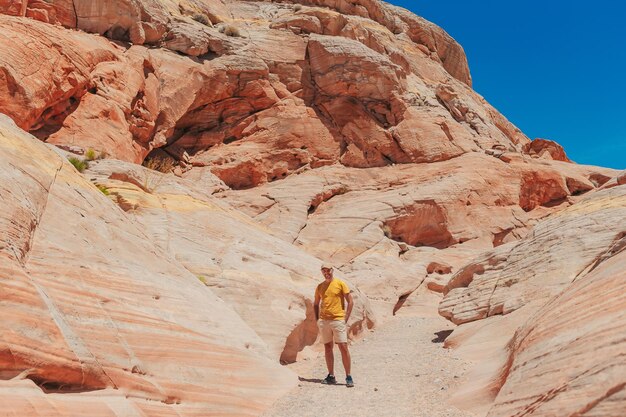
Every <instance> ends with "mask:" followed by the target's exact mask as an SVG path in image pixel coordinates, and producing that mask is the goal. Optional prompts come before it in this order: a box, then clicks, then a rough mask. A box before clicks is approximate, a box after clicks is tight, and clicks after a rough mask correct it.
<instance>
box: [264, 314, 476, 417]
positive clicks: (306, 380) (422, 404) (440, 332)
mask: <svg viewBox="0 0 626 417" xmlns="http://www.w3.org/2000/svg"><path fill="white" fill-rule="evenodd" d="M400 313H401V314H400V315H398V316H395V317H392V318H390V319H388V321H386V322H385V323H384V324H383V325H382V326H381V327H380V328H378V329H376V330H375V331H374V332H371V333H368V334H367V335H366V336H365V338H363V339H361V340H359V341H358V342H356V343H354V344H353V345H352V346H351V347H350V351H351V353H352V375H353V378H354V383H355V387H354V388H346V386H345V385H344V383H343V382H344V378H345V375H344V371H343V366H342V365H341V356H340V354H339V352H338V350H337V348H335V375H336V376H337V381H338V382H339V383H340V384H341V385H337V386H326V385H322V384H320V382H319V381H320V379H321V378H324V377H325V376H326V373H327V371H326V365H325V362H324V357H323V355H321V357H319V358H315V359H311V360H308V361H307V360H305V361H302V362H301V363H296V364H293V365H291V366H290V367H291V369H292V370H293V371H294V372H296V373H297V374H298V375H299V376H300V383H299V385H298V387H296V388H295V389H294V390H292V391H291V392H290V393H289V394H287V395H286V396H285V397H283V398H281V399H280V400H278V401H277V402H276V403H275V404H274V406H273V407H272V408H271V409H270V410H268V411H267V412H266V413H265V414H263V416H264V417H279V416H284V417H293V416H300V417H306V416H334V415H353V416H360V417H362V416H372V417H374V416H375V417H385V416H390V417H399V416H418V417H420V416H421V417H444V416H445V417H469V416H471V415H472V414H470V413H468V412H464V411H461V410H458V409H457V408H455V407H453V406H451V405H449V404H448V403H447V399H448V397H449V391H450V389H451V388H452V387H454V386H456V385H457V384H458V382H459V380H460V377H461V376H462V375H463V374H464V373H465V372H466V370H468V369H469V367H470V363H468V362H465V361H463V360H461V359H458V358H456V357H455V356H454V353H453V352H451V351H448V350H446V349H444V348H443V347H442V346H443V345H442V342H443V339H445V337H446V336H447V335H448V334H449V331H450V330H451V329H452V328H453V325H452V324H451V323H449V322H448V321H447V320H445V319H443V318H441V317H439V316H436V315H434V314H423V313H421V312H420V311H417V310H416V311H413V312H411V311H410V309H409V310H408V311H403V310H400Z"/></svg>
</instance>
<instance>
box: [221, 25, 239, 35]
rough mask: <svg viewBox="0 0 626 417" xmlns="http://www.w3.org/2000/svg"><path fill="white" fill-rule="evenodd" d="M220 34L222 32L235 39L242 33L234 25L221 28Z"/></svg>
mask: <svg viewBox="0 0 626 417" xmlns="http://www.w3.org/2000/svg"><path fill="white" fill-rule="evenodd" d="M220 32H222V33H223V34H224V35H226V36H232V37H235V38H237V37H240V36H241V33H240V32H239V29H237V28H236V27H235V26H233V25H225V26H222V27H220Z"/></svg>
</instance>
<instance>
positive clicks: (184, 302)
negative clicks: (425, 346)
mask: <svg viewBox="0 0 626 417" xmlns="http://www.w3.org/2000/svg"><path fill="white" fill-rule="evenodd" d="M299 3H301V4H297V5H295V4H291V3H287V2H283V3H278V2H264V1H238V2H221V1H213V0H193V1H187V0H182V1H169V0H168V1H157V0H142V1H134V0H133V1H128V0H116V1H112V2H105V1H82V0H80V1H79V0H74V1H69V0H50V1H40V0H33V1H11V0H0V13H2V14H1V15H0V50H1V51H2V52H0V112H2V113H4V114H7V115H8V116H9V117H10V118H11V119H13V120H14V121H15V123H16V124H17V125H18V126H19V127H20V128H21V129H23V130H26V131H29V132H31V133H33V134H34V135H36V136H37V138H39V139H40V140H42V141H45V142H47V143H48V144H50V145H56V146H57V147H58V148H61V149H65V150H69V151H71V152H72V153H74V154H77V155H82V156H83V157H85V156H87V155H89V154H92V155H93V154H94V152H92V150H94V151H95V154H97V155H100V156H105V157H107V156H108V157H109V158H111V159H115V160H104V161H98V162H92V163H91V167H90V169H88V170H87V171H86V172H85V174H84V176H80V175H79V174H78V173H76V172H75V171H74V170H73V168H72V167H71V166H70V165H68V164H67V162H65V161H64V158H63V157H60V156H58V155H57V154H56V153H53V152H52V151H50V149H46V147H45V145H42V144H41V143H37V142H36V141H35V140H34V139H33V138H32V137H30V136H28V135H26V134H24V133H23V132H21V131H20V130H19V129H17V128H15V127H13V126H10V124H8V122H6V121H1V122H0V138H1V139H2V142H1V143H0V147H2V152H1V153H0V159H2V161H3V162H4V163H3V164H2V167H3V168H2V169H3V170H2V169H0V178H2V181H0V191H2V193H0V201H2V205H3V210H2V211H1V212H2V213H3V214H1V215H0V229H3V232H2V234H0V257H2V258H3V262H0V280H2V282H3V284H2V286H3V287H4V288H3V289H7V293H8V294H9V296H8V298H7V302H6V303H4V304H3V305H2V306H0V309H3V311H2V313H3V320H2V323H1V324H0V327H2V333H1V334H2V345H0V397H2V398H3V401H4V404H5V405H6V407H7V409H9V410H11V411H15V412H16V413H19V414H20V415H45V416H46V417H48V416H50V415H51V414H50V411H49V410H51V409H54V410H61V411H59V412H58V414H59V415H64V414H68V413H69V414H71V415H77V416H81V415H85V416H90V417H92V416H94V415H102V416H109V415H110V416H118V415H122V414H123V413H125V412H127V410H132V413H134V414H138V415H139V414H142V415H168V413H176V414H177V415H180V416H192V415H206V414H207V412H210V413H216V414H220V415H258V414H259V413H260V411H261V410H262V409H263V408H264V407H265V406H267V405H268V404H269V403H270V402H271V401H272V400H273V399H274V398H276V397H277V396H279V395H280V394H281V393H282V392H284V391H285V390H286V389H288V388H289V387H290V386H292V385H293V383H294V375H293V374H291V373H290V372H288V371H286V370H285V369H282V368H280V367H279V366H278V363H279V362H282V363H289V362H293V361H295V360H298V358H299V357H301V355H302V354H303V353H305V354H306V353H307V350H308V348H309V347H310V346H313V345H314V344H315V342H316V337H317V328H316V326H315V322H314V317H313V312H312V305H311V302H312V296H313V289H314V287H315V284H316V283H317V282H318V280H319V279H320V277H319V271H318V268H319V265H320V262H321V261H322V260H323V261H326V262H332V263H333V264H334V265H335V266H336V268H337V271H338V274H339V275H340V276H341V277H343V278H345V279H347V280H348V282H349V283H350V286H351V287H352V288H353V289H354V293H355V298H356V300H357V307H356V308H355V310H354V313H353V316H352V319H351V321H350V333H351V335H352V336H353V337H357V336H358V335H359V333H360V332H362V331H363V330H364V329H366V328H371V327H372V326H374V325H375V324H377V323H379V322H380V321H382V320H384V319H385V318H386V316H388V315H391V314H395V313H396V312H397V311H398V309H400V308H402V307H403V306H404V305H406V304H408V305H410V304H411V295H412V294H413V293H415V292H416V290H417V289H419V288H422V287H426V288H428V289H430V290H431V291H434V292H438V293H443V294H445V296H444V299H443V301H442V303H441V307H440V312H441V314H443V315H444V316H446V317H448V318H449V319H450V320H452V321H454V322H455V323H457V324H460V325H461V326H460V328H459V331H458V333H457V332H455V335H453V336H452V337H451V339H450V340H451V342H450V345H454V344H457V345H461V348H463V344H464V343H468V344H469V345H472V346H476V345H479V346H482V347H485V346H486V345H489V349H488V352H489V354H490V355H492V354H493V355H492V358H496V359H497V360H493V361H492V362H491V363H490V366H489V367H484V368H482V370H483V371H485V370H488V372H486V371H485V372H482V374H481V375H480V380H476V383H475V385H474V387H473V390H470V391H469V394H468V393H467V392H466V398H467V397H468V396H471V397H472V398H473V399H474V400H476V401H478V402H480V401H482V402H486V403H488V406H485V404H482V406H481V407H482V409H481V410H482V411H484V412H487V410H488V409H489V408H491V415H492V416H500V415H502V416H505V415H510V414H514V413H524V412H529V410H535V412H537V413H543V414H539V415H560V414H564V415H565V414H567V415H569V414H575V413H577V412H578V413H579V414H581V415H588V416H598V417H600V416H614V415H617V414H616V413H615V410H619V407H620V406H623V404H624V399H623V395H622V392H623V389H622V390H621V391H620V387H622V388H623V380H620V379H619V378H620V375H622V374H623V371H622V370H621V369H620V368H619V366H614V364H615V363H618V362H619V359H620V358H621V357H622V356H623V355H624V351H623V347H624V344H623V342H622V341H621V340H619V339H616V338H614V337H613V334H610V335H608V336H607V334H608V333H610V332H609V327H610V324H611V323H615V326H617V328H618V329H621V327H623V326H622V324H623V323H622V321H623V320H622V318H623V317H622V316H623V314H622V313H621V312H622V311H623V308H622V307H623V300H622V298H620V297H619V296H618V297H612V298H611V300H610V302H609V303H600V302H597V303H592V301H589V300H588V299H587V298H585V297H587V296H588V297H591V298H592V300H596V299H600V298H601V294H602V293H603V292H605V294H609V293H610V294H613V293H618V292H619V291H622V290H623V289H622V284H621V282H622V281H623V279H622V275H620V274H618V273H615V274H614V272H615V271H616V269H617V268H619V267H621V266H622V264H623V262H622V261H623V259H622V258H623V257H621V255H619V256H618V255H616V254H617V253H618V252H619V251H620V250H621V249H620V248H621V247H622V246H621V245H622V241H623V232H624V231H623V230H621V228H620V227H616V225H621V219H622V218H623V217H624V214H625V213H624V207H626V205H625V204H624V199H623V194H624V192H623V190H622V188H623V187H620V185H622V184H624V182H625V180H624V175H623V174H621V175H618V173H617V172H615V171H613V170H609V169H603V168H596V167H584V166H578V165H576V164H573V163H571V162H570V161H569V160H568V159H567V157H566V155H565V152H564V151H563V149H562V148H561V147H560V146H559V145H558V144H556V143H554V142H551V141H547V140H541V139H538V140H535V141H532V142H530V141H529V140H528V138H527V137H526V136H525V135H524V134H523V133H522V132H521V131H519V129H517V128H516V127H515V126H513V125H512V124H511V123H509V122H508V121H507V120H506V118H504V116H502V115H501V114H500V113H498V112H497V110H496V109H494V108H493V107H492V106H490V105H489V104H488V103H487V102H486V101H485V100H484V99H483V98H482V97H480V96H479V95H478V94H476V93H475V92H474V91H472V90H471V77H470V74H469V69H468V67H467V61H466V58H465V55H464V53H463V50H462V48H461V47H460V46H459V45H458V44H457V43H456V42H455V41H454V40H453V39H452V38H450V37H449V35H447V34H446V33H445V32H444V31H443V30H442V29H440V28H438V27H437V26H435V25H433V24H432V23H430V22H427V21H425V20H423V19H421V18H419V17H417V16H414V15H412V14H411V13H409V12H408V11H406V10H403V9H400V8H397V7H394V6H391V5H388V4H386V3H383V2H380V1H378V0H356V1H350V2H347V1H343V0H337V1H335V0H333V1H330V0H306V1H305V0H303V1H300V2H299ZM63 26H64V27H65V28H63ZM86 32H89V33H86ZM35 52H36V54H37V57H38V58H37V59H36V60H34V59H33V56H35ZM59 152H60V151H59ZM63 155H65V154H63ZM161 157H165V158H167V159H168V160H170V159H171V160H173V161H174V162H175V167H174V169H173V170H172V171H173V172H174V173H172V172H169V173H167V174H162V173H157V172H155V171H153V170H149V169H147V168H143V167H140V166H138V165H134V164H138V163H141V162H143V161H144V160H146V158H149V159H150V158H152V159H154V158H156V159H158V158H161ZM133 163H134V164H133ZM86 179H89V180H91V181H90V182H91V183H90V182H88V181H86ZM94 184H96V185H98V186H99V187H100V189H101V190H100V191H99V190H98V189H97V188H95V187H94ZM104 194H107V195H106V196H105V195H104ZM4 195H10V196H11V197H10V198H6V199H2V196H4ZM590 271H591V272H590ZM596 288H597V289H596ZM622 292H623V291H622ZM588 304H589V305H591V304H593V308H592V307H590V308H589V309H588V310H589V315H584V316H581V317H577V320H578V321H577V322H576V323H578V324H577V325H572V326H571V327H570V326H569V321H565V319H564V317H565V316H568V315H571V316H574V315H575V310H576V309H575V306H576V305H585V306H586V305H588ZM537 310H539V311H541V312H542V313H541V315H536V316H535V315H533V314H532V313H534V312H535V311H537ZM620 314H621V315H620ZM35 320H36V321H35ZM620 326H621V327H620ZM590 329H600V330H599V331H600V333H599V334H596V333H593V331H591V330H590ZM42 339H44V340H46V343H41V340H42ZM578 341H581V342H580V343H579V342H578ZM604 341H606V345H604V344H602V343H603V342H604ZM554 346H557V347H558V349H552V347H554ZM594 350H597V351H602V352H603V353H604V354H603V355H599V356H598V357H597V358H596V357H594V358H591V356H592V355H593V351H594ZM544 357H545V358H547V359H546V360H545V361H543V360H539V358H544ZM163 358H167V359H163ZM571 358H573V359H572V360H574V361H575V362H576V363H578V362H580V363H583V364H585V365H584V366H580V367H575V369H574V370H572V371H570V370H568V369H567V367H566V366H563V363H565V361H569V360H570V359H571ZM535 365H536V366H535ZM587 365H589V366H588V367H587ZM596 369H600V371H599V373H598V374H597V375H598V376H595V375H596V374H595V373H594V372H595V370H596ZM574 371H576V372H574ZM528 375H532V378H530V379H532V381H530V382H529V383H528V384H527V385H524V384H526V382H527V379H528V378H527V376H528ZM225 376H226V377H225ZM594 378H598V379H594ZM224 380H226V381H228V382H227V383H226V384H224ZM267 380H271V381H272V384H270V385H268V384H267V383H266V381H267ZM260 381H263V382H260ZM554 381H559V384H560V385H558V386H555V385H554ZM607 381H608V382H607ZM620 381H621V382H620ZM604 382H607V384H604ZM620 384H622V385H620ZM522 385H523V386H522ZM589 387H593V389H590V388H589ZM600 388H602V389H604V388H606V390H605V391H604V392H605V394H606V393H607V392H608V393H609V394H610V395H605V396H602V395H600V394H598V392H599V391H598V390H601V389H600ZM83 391H89V392H83ZM91 391H103V392H102V393H92V392H91ZM597 391H598V392H597ZM16 393H17V394H16ZM70 393H71V394H78V393H80V395H67V394H70ZM58 394H63V395H58ZM496 394H497V395H498V396H497V398H496ZM570 396H571V397H575V400H576V401H571V402H570V403H571V405H570V403H568V404H567V405H566V406H564V405H563V404H564V403H565V399H566V398H570ZM494 401H495V403H494V404H495V405H493V408H492V407H491V406H492V402H494ZM537 410H540V411H537ZM581 410H583V411H584V412H585V413H586V414H584V413H583V412H582V411H581Z"/></svg>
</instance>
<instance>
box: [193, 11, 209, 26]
mask: <svg viewBox="0 0 626 417" xmlns="http://www.w3.org/2000/svg"><path fill="white" fill-rule="evenodd" d="M191 18H192V19H193V20H195V21H196V22H198V23H202V24H203V25H205V26H213V24H212V23H211V20H210V19H209V16H207V15H205V14H204V13H196V14H194V15H193V16H191Z"/></svg>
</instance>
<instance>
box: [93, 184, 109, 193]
mask: <svg viewBox="0 0 626 417" xmlns="http://www.w3.org/2000/svg"><path fill="white" fill-rule="evenodd" d="M96 187H98V190H100V191H101V192H102V194H104V195H111V192H110V191H109V189H108V188H107V187H106V186H105V185H102V184H96Z"/></svg>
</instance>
